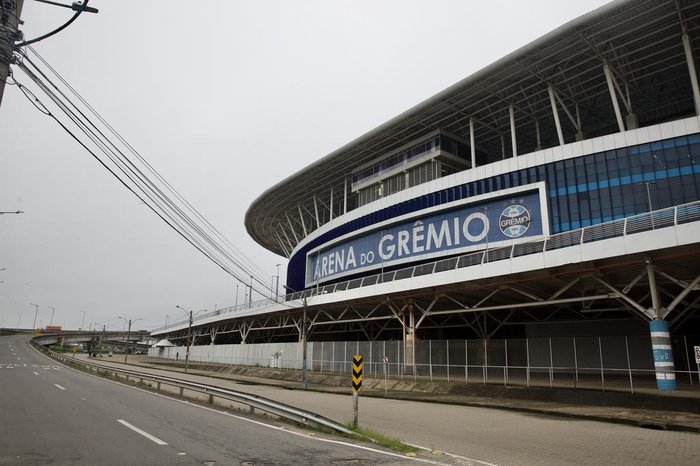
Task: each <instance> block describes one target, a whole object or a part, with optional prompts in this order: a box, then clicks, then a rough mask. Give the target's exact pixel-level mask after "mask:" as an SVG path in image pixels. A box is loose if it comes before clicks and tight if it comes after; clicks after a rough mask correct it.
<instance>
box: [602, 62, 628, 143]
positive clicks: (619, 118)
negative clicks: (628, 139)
mask: <svg viewBox="0 0 700 466" xmlns="http://www.w3.org/2000/svg"><path fill="white" fill-rule="evenodd" d="M603 72H604V73H605V80H606V81H607V83H608V91H610V99H612V104H613V109H614V110H615V118H616V119H617V126H618V128H619V129H620V132H621V133H624V132H625V125H624V123H623V122H622V114H621V113H620V104H619V103H618V101H617V92H616V91H615V82H614V80H615V77H614V76H613V75H612V73H611V72H610V67H609V66H608V64H607V63H605V64H604V65H603Z"/></svg>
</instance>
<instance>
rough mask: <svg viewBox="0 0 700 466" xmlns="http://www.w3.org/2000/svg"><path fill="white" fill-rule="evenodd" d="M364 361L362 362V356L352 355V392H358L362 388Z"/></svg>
mask: <svg viewBox="0 0 700 466" xmlns="http://www.w3.org/2000/svg"><path fill="white" fill-rule="evenodd" d="M363 367H364V363H363V362H362V356H360V355H357V354H356V355H355V356H353V357H352V392H353V393H358V392H359V391H360V390H362V377H363V375H362V369H363Z"/></svg>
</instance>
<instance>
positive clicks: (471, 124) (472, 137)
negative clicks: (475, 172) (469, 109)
mask: <svg viewBox="0 0 700 466" xmlns="http://www.w3.org/2000/svg"><path fill="white" fill-rule="evenodd" d="M475 139H476V136H475V134H474V118H472V117H469V145H470V150H471V161H472V166H471V168H476V142H475Z"/></svg>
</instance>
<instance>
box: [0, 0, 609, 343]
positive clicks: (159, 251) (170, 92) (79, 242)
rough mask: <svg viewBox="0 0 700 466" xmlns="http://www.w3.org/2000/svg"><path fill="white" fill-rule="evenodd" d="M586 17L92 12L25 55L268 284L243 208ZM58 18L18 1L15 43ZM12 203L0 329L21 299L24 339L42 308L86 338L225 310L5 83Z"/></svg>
mask: <svg viewBox="0 0 700 466" xmlns="http://www.w3.org/2000/svg"><path fill="white" fill-rule="evenodd" d="M66 3H70V1H69V0H66ZM604 3H606V2H605V1H601V0H596V1H594V0H590V1H589V0H586V1H583V0H581V1H576V2H572V1H561V0H552V1H522V0H516V1H488V2H481V1H480V2H476V1H467V0H459V1H447V0H440V1H435V0H431V1H428V0H426V1H407V0H397V1H377V0H373V1H369V0H367V1H362V0H353V1H330V0H322V1H301V0H299V1H290V0H287V1H252V0H250V1H247V2H243V1H223V0H222V1H208V2H192V1H179V0H178V1H175V0H160V1H156V0H152V1H136V0H130V1H127V0H120V1H106V0H92V1H91V2H90V6H93V7H96V8H99V10H100V12H99V14H96V15H95V14H83V15H82V16H81V17H80V18H79V19H78V20H77V21H76V22H75V23H73V24H72V25H71V26H69V27H68V28H67V29H66V30H65V31H63V32H61V33H59V34H58V35H55V36H53V37H51V38H49V39H46V40H44V41H42V42H39V43H38V44H36V45H35V47H36V49H37V51H38V52H39V53H41V54H42V55H43V56H44V58H46V59H47V61H48V62H49V63H50V64H51V65H52V66H53V67H54V68H56V69H57V70H58V71H59V72H60V73H61V74H62V75H63V77H64V78H66V79H67V80H68V82H69V83H70V84H71V85H72V86H73V87H74V88H76V89H77V90H78V91H79V92H80V93H81V94H82V95H83V97H85V98H86V99H87V101H88V102H90V104H91V105H92V106H93V107H95V108H96V109H97V110H98V111H99V112H100V113H101V114H102V115H103V116H104V117H105V118H106V119H107V120H108V121H109V122H110V123H111V124H112V126H114V127H115V128H116V129H117V130H118V131H119V132H120V133H121V134H122V135H123V136H124V137H125V138H126V139H127V140H128V141H129V142H130V143H131V145H133V146H134V147H135V148H136V149H137V150H139V152H140V153H141V154H142V155H143V156H144V157H145V158H146V159H147V160H148V161H149V162H150V163H151V164H152V165H153V166H154V167H155V168H156V169H157V170H158V171H159V172H160V173H161V174H162V175H163V176H164V177H165V178H166V179H167V180H168V181H169V182H170V183H171V184H172V185H174V186H175V187H176V188H177V189H178V190H179V191H180V193H181V194H182V195H184V197H185V198H187V199H188V200H189V201H190V202H191V203H192V204H193V205H194V206H195V207H197V208H198V209H199V211H200V212H201V213H202V214H203V215H204V216H205V217H206V218H207V219H208V220H209V221H210V222H211V223H212V224H214V225H215V226H216V227H217V228H218V229H219V230H220V231H221V232H222V233H224V234H225V235H226V236H227V237H228V238H229V239H230V240H231V241H232V242H233V243H234V244H236V245H237V246H238V248H240V249H242V250H244V251H245V252H246V254H247V256H248V257H249V258H251V259H253V260H254V261H255V262H257V263H258V264H259V265H260V267H262V269H263V270H266V271H268V273H269V276H270V279H272V276H273V275H275V274H276V268H275V264H278V263H281V264H282V267H281V271H282V278H281V283H283V282H284V269H285V268H286V260H285V259H284V258H281V257H279V256H276V255H274V254H272V253H270V252H269V251H267V250H265V249H263V248H262V247H260V246H258V245H257V244H256V243H255V242H254V241H252V240H251V239H250V237H249V236H248V235H247V233H246V231H245V227H244V224H243V220H244V215H245V211H246V209H247V208H248V206H249V205H250V204H251V202H252V201H253V200H254V199H255V198H256V197H257V196H258V195H260V194H261V193H262V192H263V191H264V190H266V189H267V188H269V187H270V186H272V185H273V184H275V183H277V182H278V181H280V180H281V179H283V178H285V177H287V176H289V175H291V174H292V173H294V172H295V171H297V170H299V169H301V168H303V167H304V166H306V165H308V164H309V163H311V162H313V161H315V160H316V159H318V158H320V157H322V156H324V155H326V154H328V153H329V152H331V151H333V150H335V149H337V148H338V147H340V146H342V145H344V144H345V143H347V142H349V141H351V140H352V139H354V138H356V137H358V136H360V135H362V134H363V133H365V132H367V131H369V130H371V129H373V128H374V127H376V126H378V125H380V124H381V123H383V122H385V121H387V120H388V119H390V118H392V117H394V116H396V115H397V114H399V113H401V112H403V111H404V110H406V109H408V108H410V107H412V106H414V105H416V104H418V103H419V102H421V101H422V100H425V99H427V98H428V97H430V96H432V95H434V94H436V93H437V92H439V91H440V90H442V89H444V88H446V87H448V86H449V85H451V84H454V83H455V82H457V81H459V80H461V79H462V78H464V77H466V76H468V75H470V74H472V73H474V72H475V71H477V70H479V69H480V68H483V67H484V66H486V65H488V64H490V63H492V62H493V61H495V60H497V59H499V58H501V57H502V56H504V55H505V54H507V53H509V52H512V51H514V50H515V49H517V48H519V47H521V46H523V45H525V44H526V43H528V42H530V41H532V40H534V39H536V38H538V37H540V36H541V35H543V34H545V33H547V32H549V31H551V30H552V29H554V28H556V27H558V26H560V25H562V24H564V23H566V22H567V21H569V20H571V19H574V18H576V17H577V16H580V15H581V14H584V13H586V12H588V11H590V10H592V9H594V8H596V7H598V6H600V5H602V4H604ZM70 15H71V12H70V10H67V9H63V8H58V7H53V6H49V5H45V4H40V3H37V2H34V1H32V0H25V7H24V11H23V13H22V19H23V20H24V22H25V25H24V26H23V31H24V32H25V36H26V37H27V38H33V37H36V36H37V35H40V34H42V33H45V32H47V31H49V30H52V29H54V28H55V27H57V26H59V25H60V24H62V23H63V22H65V21H66V20H67V19H68V18H69V17H70ZM15 76H16V78H17V80H18V81H19V82H21V83H24V84H28V83H29V80H28V79H27V78H26V76H24V75H23V74H22V72H21V71H20V70H15ZM39 97H43V96H41V95H40V96H39ZM44 100H46V98H44ZM18 209H19V210H22V211H24V212H25V213H24V214H21V215H0V269H3V268H4V269H5V270H2V271H0V280H1V281H2V283H0V327H12V328H14V327H15V326H17V324H18V322H19V326H20V327H25V328H28V327H30V326H31V325H32V323H33V321H34V307H33V306H31V305H30V304H29V303H35V304H38V305H39V313H38V319H37V326H38V325H42V326H44V325H47V324H49V321H50V320H51V314H52V310H51V308H50V307H54V308H55V314H54V317H53V324H54V325H56V324H58V325H63V326H64V327H68V328H77V327H80V326H81V325H82V320H83V312H82V311H84V312H85V326H86V327H88V326H90V325H93V326H95V325H98V326H99V327H102V326H103V325H107V326H108V328H111V329H121V328H122V321H121V320H119V318H118V316H119V315H126V316H127V317H128V318H132V319H142V320H140V321H138V322H137V323H135V325H134V327H135V328H145V329H150V328H153V327H157V326H160V325H163V324H165V321H166V318H168V319H169V320H170V322H172V321H173V320H180V319H181V318H184V317H185V315H184V313H183V312H182V311H181V310H179V309H176V308H175V306H176V305H180V306H182V307H184V308H186V309H192V310H195V311H197V310H200V309H209V310H213V309H214V307H215V306H217V307H225V306H230V305H233V304H234V303H235V301H236V281H235V280H234V279H233V278H231V277H230V276H229V275H228V274H226V273H225V272H223V271H222V270H221V269H220V268H219V267H217V266H216V265H214V264H213V263H211V262H210V261H209V260H208V259H207V258H205V257H204V256H203V255H201V254H200V253H199V252H198V251H196V250H195V249H194V248H193V247H192V246H190V245H189V244H188V243H186V242H185V241H184V240H183V239H182V238H181V237H180V236H178V235H177V234H176V233H175V232H174V231H173V230H171V229H170V228H169V227H167V226H166V225H165V224H164V223H163V222H162V221H161V220H160V219H159V218H158V217H156V216H155V215H154V214H153V213H152V212H151V211H150V210H148V209H147V208H146V207H145V206H144V205H143V204H141V203H140V201H139V200H138V199H136V198H135V197H134V196H133V194H131V193H130V192H128V191H127V190H126V189H125V188H124V187H123V186H121V185H120V184H119V183H118V181H117V180H116V179H115V178H113V177H112V175H110V174H109V173H108V172H107V171H106V170H105V169H104V168H102V167H101V166H100V165H99V164H98V163H97V162H96V161H95V160H94V159H93V158H92V157H91V156H90V155H89V154H88V153H87V152H85V151H84V150H83V149H82V148H81V147H80V146H79V145H78V144H77V143H75V141H73V140H72V139H71V138H70V137H69V136H68V135H67V134H66V133H65V132H64V131H63V130H62V129H61V128H60V127H59V126H58V125H56V123H55V122H53V121H52V120H50V119H49V118H48V117H46V116H44V115H42V114H41V113H39V112H38V111H37V110H36V109H35V108H34V107H33V106H32V105H31V104H30V103H29V102H28V101H27V100H26V99H25V98H24V96H22V95H21V93H20V92H19V91H18V90H17V88H16V87H15V86H10V87H8V88H7V89H6V90H5V96H4V100H3V102H2V105H1V106H0V211H14V210H18ZM238 301H239V302H242V301H243V287H242V286H241V287H239V290H238Z"/></svg>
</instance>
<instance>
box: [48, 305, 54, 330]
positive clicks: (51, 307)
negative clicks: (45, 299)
mask: <svg viewBox="0 0 700 466" xmlns="http://www.w3.org/2000/svg"><path fill="white" fill-rule="evenodd" d="M49 309H51V320H50V321H49V327H50V326H52V325H53V313H54V312H56V308H55V307H53V306H49Z"/></svg>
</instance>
